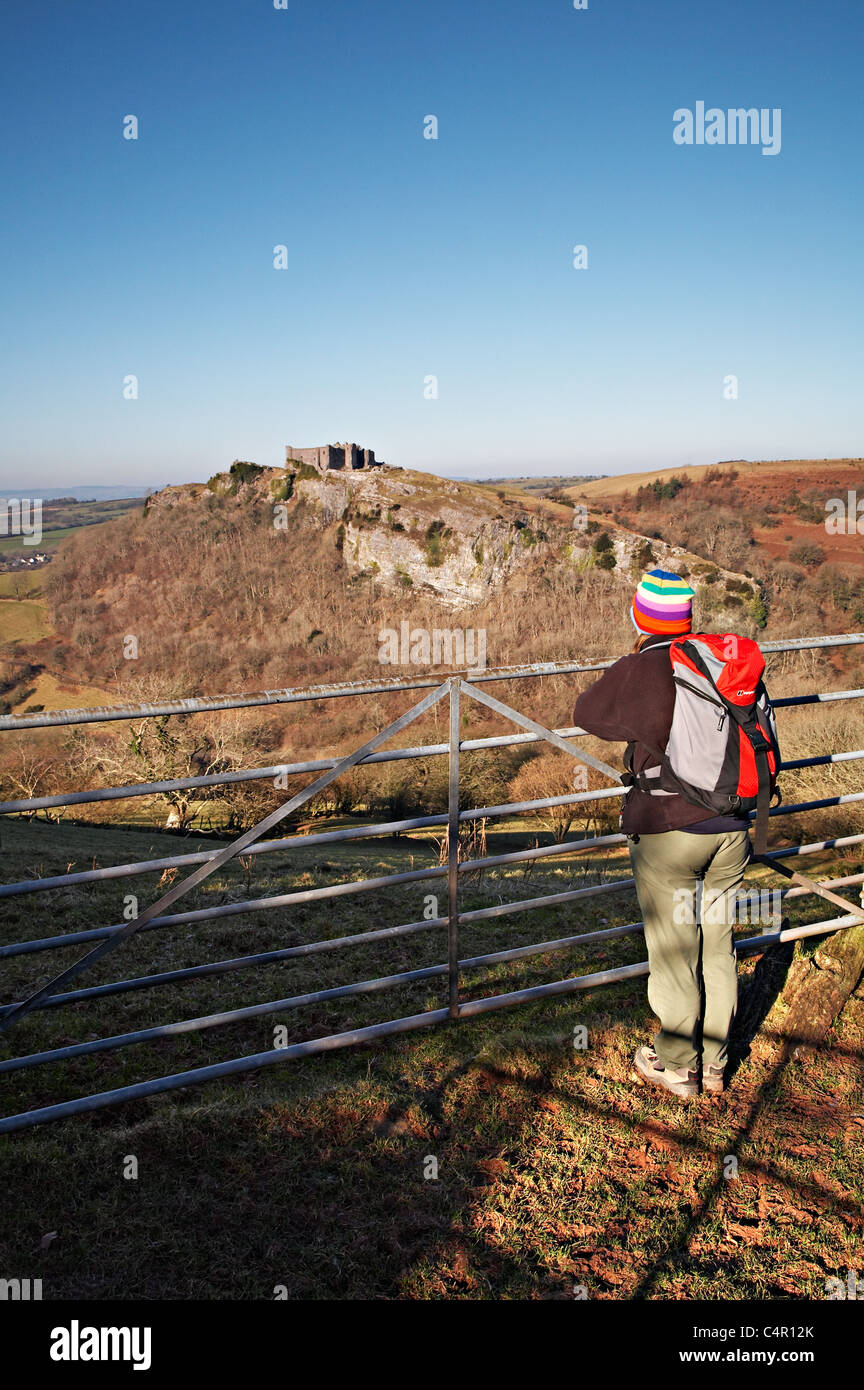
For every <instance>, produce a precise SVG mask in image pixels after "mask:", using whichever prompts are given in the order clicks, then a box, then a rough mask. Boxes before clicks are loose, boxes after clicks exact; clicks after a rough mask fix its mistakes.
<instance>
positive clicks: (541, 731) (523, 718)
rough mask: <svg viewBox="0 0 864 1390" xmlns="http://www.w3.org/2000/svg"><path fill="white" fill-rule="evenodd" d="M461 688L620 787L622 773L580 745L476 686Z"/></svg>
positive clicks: (462, 686)
mask: <svg viewBox="0 0 864 1390" xmlns="http://www.w3.org/2000/svg"><path fill="white" fill-rule="evenodd" d="M460 687H461V689H462V690H464V691H465V693H466V694H467V695H470V696H471V697H472V698H473V699H475V700H479V701H480V704H481V705H487V706H488V707H489V709H493V710H495V712H496V713H497V714H503V716H504V718H505V719H509V720H510V721H511V722H512V723H513V724H518V725H519V726H520V727H521V728H523V729H527V730H528V731H529V733H532V734H536V735H537V736H538V738H543V739H545V740H546V742H547V743H551V744H552V745H553V747H555V748H560V749H561V751H562V753H569V754H570V756H571V757H572V758H575V759H576V760H577V761H578V762H580V763H587V764H588V766H589V767H593V768H594V770H595V771H596V772H602V773H603V775H604V777H611V779H612V781H613V782H617V783H618V784H619V786H620V784H621V773H620V772H616V770H615V768H614V767H610V766H609V764H608V763H604V762H601V760H600V759H599V758H594V757H592V755H591V754H590V753H586V752H585V749H584V748H580V747H579V745H578V744H576V743H571V742H570V740H569V739H566V738H562V737H561V735H560V734H556V733H555V732H554V730H552V729H547V728H546V726H545V725H544V724H538V723H536V721H535V720H533V719H529V718H528V716H527V715H525V714H520V712H519V710H517V709H513V708H512V706H510V705H505V704H503V703H502V701H501V700H496V699H495V696H494V695H487V694H486V691H485V690H478V689H477V687H476V685H468V684H467V683H466V682H465V681H460Z"/></svg>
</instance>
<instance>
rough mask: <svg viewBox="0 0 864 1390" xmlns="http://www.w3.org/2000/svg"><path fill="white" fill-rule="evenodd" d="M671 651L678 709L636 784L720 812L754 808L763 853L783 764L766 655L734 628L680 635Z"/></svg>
mask: <svg viewBox="0 0 864 1390" xmlns="http://www.w3.org/2000/svg"><path fill="white" fill-rule="evenodd" d="M657 645H658V644H657V643H654V644H653V645H652V647H651V650H652V651H654V650H656V647H657ZM669 657H670V660H671V662H672V679H673V681H674V682H675V708H674V711H673V715H672V727H671V729H670V731H669V739H668V742H667V744H666V749H665V751H664V752H662V753H661V752H659V750H657V749H656V748H652V749H650V751H651V752H652V753H654V755H655V756H656V757H657V758H658V759H659V761H658V765H657V766H656V767H646V768H645V769H644V771H643V772H640V773H638V774H634V773H633V771H632V766H631V769H630V776H631V783H632V784H635V785H637V786H638V787H640V789H641V790H642V791H646V792H650V793H651V794H652V795H654V796H663V795H667V796H668V795H669V794H670V792H672V793H674V792H677V793H679V794H680V795H681V796H683V797H685V798H686V799H687V800H688V801H692V802H694V804H695V805H697V806H704V807H705V809H706V810H708V811H713V812H714V814H715V815H718V816H721V815H741V814H742V813H743V812H746V811H752V810H755V811H756V827H755V840H756V846H755V848H756V853H757V854H760V853H763V852H764V845H765V838H766V834H767V815H768V806H769V803H770V801H771V797H772V795H773V794H774V792H775V788H776V783H777V770H778V768H779V766H780V748H779V745H778V742H777V728H776V725H775V722H774V711H773V710H772V708H771V702H770V701H769V699H768V692H767V691H766V689H765V686H764V684H763V683H762V675H763V672H764V670H765V658H764V657H763V655H762V653H761V652H760V650H759V648H758V646H757V645H756V643H755V642H753V641H751V640H750V638H749V637H738V636H736V635H735V634H734V633H721V634H719V635H711V636H708V635H706V634H704V633H691V634H688V635H687V636H686V637H676V638H675V639H674V640H672V641H671V642H670V644H669ZM631 759H632V754H631ZM760 844H761V846H762V848H761V849H760Z"/></svg>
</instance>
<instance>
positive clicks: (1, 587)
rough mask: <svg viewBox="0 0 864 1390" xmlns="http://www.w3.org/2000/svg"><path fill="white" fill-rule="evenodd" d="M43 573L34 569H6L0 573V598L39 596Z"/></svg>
mask: <svg viewBox="0 0 864 1390" xmlns="http://www.w3.org/2000/svg"><path fill="white" fill-rule="evenodd" d="M43 579H44V575H43V573H42V569H41V566H40V568H39V569H35V570H6V571H5V572H3V573H0V599H22V598H39V597H41V594H42V581H43Z"/></svg>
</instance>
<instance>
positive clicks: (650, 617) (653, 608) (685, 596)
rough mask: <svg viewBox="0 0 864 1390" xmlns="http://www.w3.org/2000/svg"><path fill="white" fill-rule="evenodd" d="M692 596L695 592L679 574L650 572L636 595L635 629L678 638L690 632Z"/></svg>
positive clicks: (634, 607) (665, 571) (633, 611)
mask: <svg viewBox="0 0 864 1390" xmlns="http://www.w3.org/2000/svg"><path fill="white" fill-rule="evenodd" d="M693 597H694V595H693V590H692V589H691V588H690V585H689V584H687V583H686V582H685V580H683V579H682V578H681V577H680V575H677V574H670V573H669V571H668V570H648V571H647V573H646V574H643V576H642V579H641V582H640V584H639V587H638V589H637V590H636V593H635V594H634V595H633V607H632V608H631V610H630V617H631V619H632V621H633V626H634V627H635V628H637V629H638V631H639V632H650V633H651V634H652V635H657V636H664V637H679V636H680V635H681V634H682V633H684V632H689V631H690V613H691V606H692V603H693Z"/></svg>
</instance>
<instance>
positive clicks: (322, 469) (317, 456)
mask: <svg viewBox="0 0 864 1390" xmlns="http://www.w3.org/2000/svg"><path fill="white" fill-rule="evenodd" d="M292 463H307V464H311V465H312V467H313V468H317V469H318V472H319V473H326V472H327V469H328V468H380V467H381V463H382V460H381V459H376V457H375V451H374V449H361V447H360V445H359V444H318V445H315V446H314V447H313V448H311V449H297V448H295V446H294V445H293V444H286V445H285V467H286V468H290V466H291V464H292Z"/></svg>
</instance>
